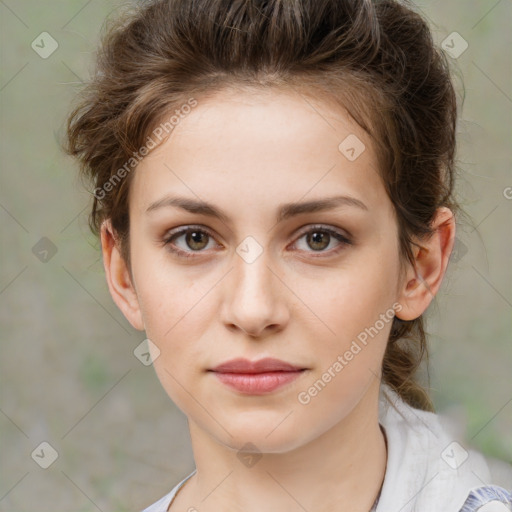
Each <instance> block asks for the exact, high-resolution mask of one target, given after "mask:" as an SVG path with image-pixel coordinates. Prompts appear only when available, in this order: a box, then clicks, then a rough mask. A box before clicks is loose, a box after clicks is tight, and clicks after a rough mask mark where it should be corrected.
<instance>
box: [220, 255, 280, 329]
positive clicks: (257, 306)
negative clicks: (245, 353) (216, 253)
mask: <svg viewBox="0 0 512 512" xmlns="http://www.w3.org/2000/svg"><path fill="white" fill-rule="evenodd" d="M266 255H267V253H266V252H265V251H264V252H263V253H262V254H261V255H260V256H259V257H258V258H257V259H256V260H255V261H252V262H251V263H249V262H247V261H245V260H244V259H243V258H242V257H240V256H239V255H238V254H235V255H234V266H235V268H234V269H233V271H232V272H230V277H229V279H228V280H226V282H225V283H224V286H225V292H224V301H223V307H222V313H221V315H222V321H223V323H224V325H226V327H227V328H228V329H231V330H237V329H239V330H241V331H242V332H244V333H245V334H247V335H249V336H251V337H254V338H260V337H264V336H265V333H266V331H268V334H271V333H276V332H279V331H280V330H282V329H283V328H284V327H285V325H286V324H287V322H288V321H289V307H288V306H287V297H288V295H287V293H290V292H289V291H288V289H287V287H286V286H285V285H284V284H283V282H282V280H281V278H280V277H279V276H278V275H277V271H276V270H274V268H272V267H274V265H273V264H272V262H271V261H269V258H267V257H266Z"/></svg>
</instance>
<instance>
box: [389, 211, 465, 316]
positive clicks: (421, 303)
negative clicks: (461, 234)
mask: <svg viewBox="0 0 512 512" xmlns="http://www.w3.org/2000/svg"><path fill="white" fill-rule="evenodd" d="M432 228H433V229H434V233H433V234H432V236H431V237H430V238H428V239H426V240H420V241H418V245H419V247H416V246H415V247H414V250H413V252H414V257H415V268H411V265H409V268H408V269H407V273H406V277H405V279H404V282H403V283H402V286H401V289H400V295H399V303H400V304H401V305H402V309H401V310H400V311H399V312H397V313H396V316H397V317H398V318H400V319H401V320H414V319H415V318H418V317H419V316H420V315H421V314H422V313H423V312H424V311H425V310H426V309H427V308H428V306H429V305H430V303H431V302H432V299H433V298H434V297H435V295H436V293H437V292H438V290H439V288H440V287H441V283H442V281H443V277H444V274H445V271H446V267H447V266H448V260H449V258H450V254H451V252H452V249H453V245H454V243H455V219H454V216H453V212H452V211H451V210H450V209H449V208H446V207H444V206H443V207H441V208H438V210H437V213H436V216H435V218H434V220H433V222H432Z"/></svg>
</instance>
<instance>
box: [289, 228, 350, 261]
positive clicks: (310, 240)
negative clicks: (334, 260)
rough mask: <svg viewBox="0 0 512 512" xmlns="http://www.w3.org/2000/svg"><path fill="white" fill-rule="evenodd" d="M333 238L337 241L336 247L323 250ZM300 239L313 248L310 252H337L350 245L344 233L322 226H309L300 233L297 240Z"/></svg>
mask: <svg viewBox="0 0 512 512" xmlns="http://www.w3.org/2000/svg"><path fill="white" fill-rule="evenodd" d="M333 238H334V239H335V240H337V241H338V242H339V243H338V246H337V248H335V249H332V250H330V251H327V250H325V249H327V248H328V247H329V246H330V245H331V242H332V241H333ZM302 239H304V241H305V243H306V245H307V247H310V248H311V249H312V250H313V251H312V252H321V253H332V254H337V253H338V252H340V251H341V250H343V248H344V247H345V246H347V245H352V241H351V240H350V239H349V238H347V237H346V236H345V235H343V234H342V233H340V232H338V231H336V230H334V229H332V228H328V227H324V226H312V227H310V228H309V229H308V230H307V231H305V232H303V233H302V235H301V236H300V237H299V238H298V239H297V242H298V241H300V240H302ZM297 242H295V244H297ZM301 250H305V251H306V252H311V251H308V250H307V249H301ZM315 257H316V256H315Z"/></svg>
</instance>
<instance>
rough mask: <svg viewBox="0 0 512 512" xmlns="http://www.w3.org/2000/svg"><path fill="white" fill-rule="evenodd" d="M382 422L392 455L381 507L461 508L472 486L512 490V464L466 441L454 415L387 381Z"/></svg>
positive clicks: (381, 407) (404, 510)
mask: <svg viewBox="0 0 512 512" xmlns="http://www.w3.org/2000/svg"><path fill="white" fill-rule="evenodd" d="M379 422H380V424H381V425H382V426H383V428H384V430H385V432H386V437H387V440H388V461H387V466H386V475H385V478H384V483H383V488H382V495H381V500H380V501H379V508H377V512H381V511H387V510H393V509H394V508H396V507H397V505H400V506H402V507H403V508H402V509H401V510H402V512H407V511H413V510H443V511H445V512H459V511H461V509H462V507H463V506H466V505H465V504H466V503H467V501H468V499H470V497H471V492H478V491H480V490H481V489H482V487H483V488H485V487H488V488H489V489H487V491H485V492H488V493H490V495H491V496H492V493H493V492H495V491H496V489H498V490H499V492H503V493H505V494H504V495H505V496H507V495H508V496H510V491H512V466H510V465H509V464H507V463H505V462H502V461H498V460H495V459H490V458H486V457H484V456H483V455H482V454H481V453H479V452H478V451H476V450H474V449H472V448H471V447H469V446H466V443H465V442H464V440H463V436H462V435H461V432H460V431H458V430H459V428H458V426H457V425H455V424H453V423H452V422H451V420H449V419H447V418H446V417H443V416H440V415H438V414H435V413H432V412H428V411H422V410H419V409H415V408H413V407H411V406H409V405H408V404H406V403H405V402H404V401H403V400H402V399H401V398H400V397H399V396H398V395H397V394H396V393H395V392H394V391H392V390H391V388H389V386H387V385H385V384H383V385H382V388H381V397H380V402H379ZM500 489H501V490H500ZM496 492H497V491H496ZM507 499H509V498H508V497H507ZM381 502H382V508H380V505H381ZM470 503H471V501H470ZM504 503H506V504H507V505H508V504H509V502H507V501H505V502H504ZM400 506H399V507H398V508H399V509H400ZM471 506H472V505H471ZM474 510H478V509H474ZM463 512H473V509H470V508H467V509H465V510H464V509H463ZM482 512H483V510H482Z"/></svg>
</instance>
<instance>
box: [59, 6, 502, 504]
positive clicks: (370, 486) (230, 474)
mask: <svg viewBox="0 0 512 512" xmlns="http://www.w3.org/2000/svg"><path fill="white" fill-rule="evenodd" d="M456 119H457V106H456V97H455V93H454V90H453V85H452V83H451V80H450V75H449V70H448V66H447V64H446V60H445V58H444V57H443V55H442V54H441V53H440V52H439V51H438V50H437V49H436V48H435V47H434V45H433V42H432V39H431V35H430V32H429V29H428V26H427V24H426V22H425V21H424V20H423V19H422V18H421V17H420V16H419V15H418V14H416V13H415V12H414V11H413V10H412V9H411V8H410V7H407V6H406V5H403V4H400V3H398V2H395V1H381V2H370V1H362V0H358V1H355V0H353V1H343V2H341V1H338V0H307V1H306V0H289V1H286V2H285V1H282V0H281V1H279V0H269V1H256V0H239V1H232V2H225V1H222V0H209V1H207V0H165V1H163V0H160V1H151V2H145V3H144V4H143V5H142V6H141V7H140V8H139V9H137V10H136V11H135V12H134V13H132V14H130V15H128V16H126V17H124V18H120V19H119V21H118V23H117V24H114V25H113V26H111V27H110V29H109V31H108V33H107V34H106V36H105V39H104V41H103V45H102V48H101V52H100V54H99V59H98V71H97V73H96V76H95V77H94V79H93V81H92V83H91V84H90V85H89V86H88V88H87V89H86V91H85V94H84V97H83V98H82V100H81V103H80V105H78V107H77V108H76V109H75V110H74V112H73V113H72V114H71V116H70V118H69V124H68V152H69V153H70V154H72V155H74V156H75V157H77V158H78V159H79V161H80V163H81V165H82V170H83V172H84V173H85V174H86V175H87V176H88V177H90V178H91V179H92V182H93V184H94V191H93V193H94V203H93V208H92V212H91V226H92V228H93V230H94V231H95V232H96V233H99V234H100V236H101V244H102V251H103V261H104V266H105V271H106V277H107V282H108V285H109V289H110V292H111V294H112V297H113V299H114V301H115V302H116V304H117V305H118V307H119V308H120V309H121V311H122V312H123V313H124V315H125V316H126V318H127V319H128V320H129V321H130V323H131V324H132V326H133V327H134V328H136V329H139V330H141V331H142V330H145V331H146V333H147V337H148V339H149V340H150V341H149V342H148V343H149V347H150V351H151V354H152V357H153V364H154V367H155V370H156V372H157V375H158V377H159V379H160V381H161V383H162V385H163V387H164V389H165V390H166V392H167V393H168V395H169V396H170V398H171V399H172V400H173V401H174V402H175V403H176V404H177V406H178V407H180V409H181V410H182V411H183V412H184V413H185V415H186V416H187V418H188V423H189V428H190V437H191V442H192V448H193V452H194V459H195V463H196V470H195V471H194V472H193V473H192V474H191V475H188V477H187V478H186V479H184V480H182V481H181V482H179V483H178V485H176V486H175V487H174V488H173V489H172V490H171V492H170V493H169V494H167V495H166V496H165V497H163V498H162V499H161V500H159V501H158V502H157V503H154V504H153V505H152V506H150V507H149V508H147V509H146V511H147V512H157V511H165V510H171V511H179V510H188V511H195V510H199V511H201V512H210V511H219V510H243V511H244V512H252V511H261V510H289V511H295V510H297V511H298V510H307V511H315V512H324V511H333V510H336V511H342V510H346V511H351V512H353V511H356V510H360V511H370V510H371V511H377V512H390V511H396V512H398V511H402V512H404V511H413V510H414V511H434V510H436V511H441V510H442V511H446V512H451V511H454V512H458V511H461V512H469V511H476V510H481V511H483V510H487V509H484V508H481V507H482V506H483V507H489V506H490V507H501V509H499V508H493V510H510V506H511V505H512V496H511V494H510V488H511V487H512V477H511V474H512V472H511V471H510V469H509V468H508V467H505V466H502V467H500V469H499V471H498V470H496V469H495V465H494V464H491V461H488V460H486V459H485V458H484V457H483V456H482V455H481V454H479V453H477V452H475V451H472V450H467V449H466V448H464V446H462V445H461V444H460V443H458V442H457V440H456V439H455V438H453V437H452V436H451V435H450V434H449V429H448V428H447V427H446V426H443V425H441V422H440V419H439V418H438V417H437V416H436V415H435V414H434V413H433V412H432V410H433V407H432V404H431V402H430V399H429V397H428V394H427V392H426V390H425V389H423V388H422V386H421V385H420V384H419V383H418V382H417V381H416V380H415V372H416V369H417V367H418V366H419V364H420V363H421V361H422V359H423V358H424V356H426V335H425V332H424V328H423V317H422V315H423V313H424V312H425V310H426V309H427V308H428V306H429V304H430V303H431V301H432V299H433V298H434V297H435V295H436V293H437V292H438V290H439V288H440V286H441V282H442V280H443V276H444V274H445V271H446V268H447V265H448V260H449V256H450V253H451V251H452V248H453V244H454V237H455V215H456V214H460V213H461V212H460V208H459V207H458V205H457V203H456V201H455V200H454V197H453V186H454V173H455V171H454V153H455V127H456ZM161 442H165V440H161ZM503 486H506V488H505V487H503ZM489 510H490V509H489Z"/></svg>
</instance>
